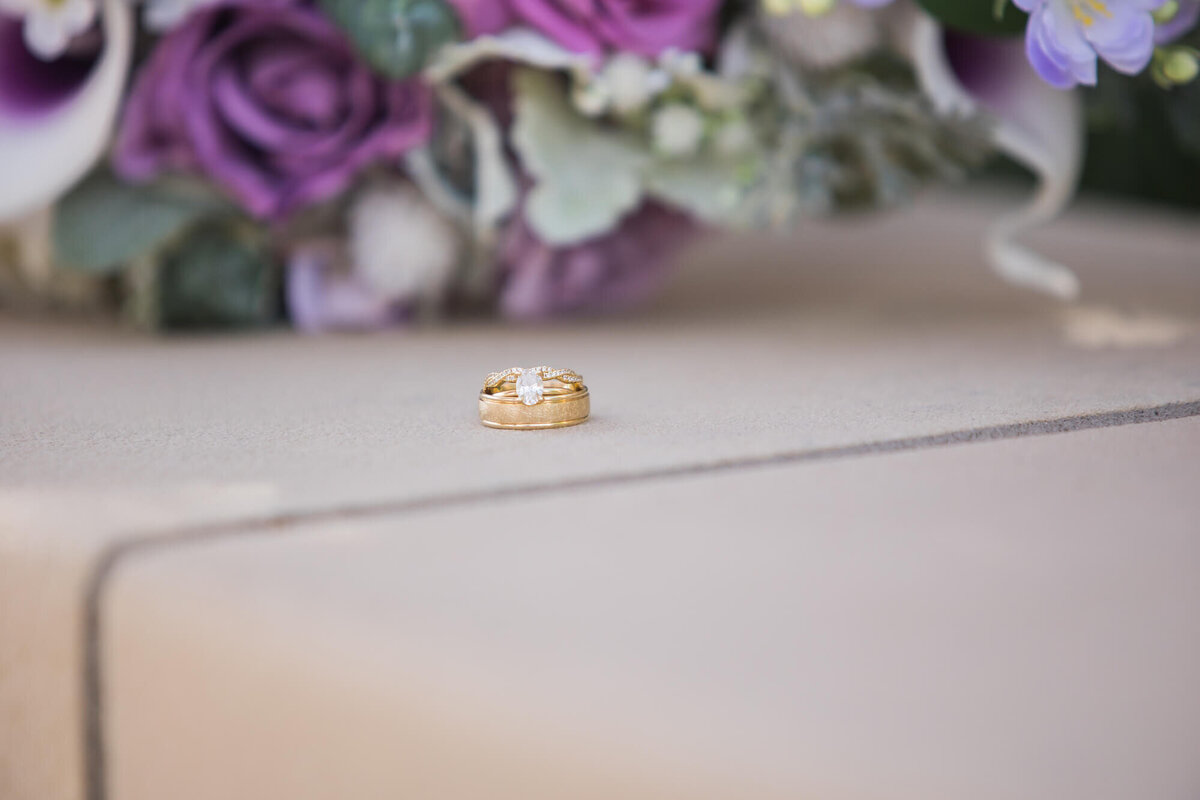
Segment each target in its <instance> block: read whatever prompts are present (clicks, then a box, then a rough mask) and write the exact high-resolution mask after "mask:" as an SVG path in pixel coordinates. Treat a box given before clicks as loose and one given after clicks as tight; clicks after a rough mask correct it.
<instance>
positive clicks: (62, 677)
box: [0, 197, 1200, 800]
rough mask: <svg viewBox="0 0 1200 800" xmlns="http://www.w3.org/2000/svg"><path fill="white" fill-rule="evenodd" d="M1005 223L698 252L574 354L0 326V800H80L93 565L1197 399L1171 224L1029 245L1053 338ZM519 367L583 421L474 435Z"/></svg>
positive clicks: (956, 218) (1193, 291)
mask: <svg viewBox="0 0 1200 800" xmlns="http://www.w3.org/2000/svg"><path fill="white" fill-rule="evenodd" d="M1006 207H1007V206H1006V205H1005V204H1004V203H1002V202H999V201H996V200H981V199H980V198H978V197H972V198H971V199H970V201H969V202H962V201H961V199H951V200H946V199H941V200H934V201H932V202H930V203H927V204H924V205H921V206H919V207H917V208H914V209H912V210H910V211H907V212H904V213H902V214H899V215H895V216H892V217H885V218H881V220H880V221H879V222H877V223H871V224H863V225H858V224H847V225H836V226H818V225H814V226H810V227H808V228H805V229H803V230H801V231H800V232H799V233H798V234H797V235H796V236H795V237H791V238H786V239H770V240H766V239H762V240H756V241H752V242H747V241H742V242H722V243H711V244H708V245H706V246H703V247H701V248H699V249H698V250H697V251H696V252H694V253H692V254H691V255H690V256H689V257H688V258H687V259H685V261H686V263H685V264H684V265H683V268H682V269H681V270H680V272H679V274H678V276H677V278H676V280H675V282H674V283H673V285H672V286H671V287H670V288H669V289H668V291H667V292H666V294H665V295H664V297H663V299H662V300H661V302H659V303H658V304H657V305H656V306H653V307H652V308H650V309H648V310H646V311H645V312H642V313H639V314H635V315H630V316H625V317H621V318H616V319H602V320H592V321H585V322H579V323H576V324H572V325H552V326H542V327H537V326H534V327H524V328H520V327H518V328H508V327H501V326H497V325H493V324H488V323H483V322H476V323H470V324H465V325H462V326H458V327H449V328H429V329H420V330H416V331H410V332H399V333H391V334H386V335H381V336H371V337H332V338H326V339H320V340H309V339H302V338H298V337H294V336H291V335H288V334H284V333H278V334H268V335H263V336H245V337H240V336H214V337H180V338H171V339H164V340H156V339H148V338H145V337H141V336H138V335H135V334H130V333H127V332H121V331H118V330H103V329H97V328H96V327H88V326H79V327H63V326H52V325H47V324H34V323H30V322H21V321H15V320H2V321H0V674H2V675H3V676H4V680H3V681H0V718H2V719H3V721H4V722H5V723H6V724H5V725H4V726H0V744H3V746H0V797H4V798H8V797H12V798H15V799H16V800H25V798H33V799H34V800H75V798H76V797H77V796H78V792H79V788H80V785H81V784H80V773H81V771H82V766H81V765H82V757H81V755H80V753H79V750H78V743H79V741H80V739H81V736H80V730H79V728H80V725H81V723H80V706H81V702H82V697H81V694H80V687H81V678H80V676H79V674H78V671H79V666H80V664H81V663H82V660H83V654H82V652H81V649H80V643H81V642H82V641H83V638H84V625H83V620H82V617H81V614H82V609H83V607H84V603H83V599H84V597H85V595H86V590H87V586H88V582H89V579H90V578H91V576H94V574H95V565H96V561H97V558H99V557H100V556H101V555H102V554H103V553H105V552H106V548H108V547H109V546H110V545H111V544H112V543H113V542H116V541H121V540H123V539H126V538H129V537H132V538H138V537H142V536H157V535H162V534H171V533H173V532H174V531H175V530H176V529H178V528H179V527H181V526H182V527H188V526H204V525H210V524H222V523H223V524H235V525H236V523H237V521H238V520H244V519H247V518H259V517H273V516H287V515H297V514H300V515H302V514H307V513H314V512H315V513H328V512H330V511H331V510H336V509H341V508H371V507H373V506H375V505H397V504H400V505H402V504H405V503H413V502H424V501H429V500H431V499H436V498H438V497H442V496H447V495H457V494H462V493H487V492H493V491H506V490H514V489H515V490H521V489H526V488H529V487H536V486H546V485H555V484H559V483H562V482H564V481H588V480H597V479H601V480H603V479H609V478H613V477H619V476H629V477H633V478H636V477H637V476H641V475H645V474H653V473H656V472H660V471H674V470H686V469H691V468H695V467H705V466H708V465H719V464H723V463H729V462H745V461H754V460H762V459H771V458H775V457H779V456H785V457H787V456H794V455H797V454H803V453H807V452H812V451H813V450H820V449H822V448H831V447H832V448H839V447H843V448H844V447H851V448H853V447H859V446H863V445H870V444H871V443H874V442H878V441H880V440H894V439H897V438H901V439H902V438H905V437H922V436H929V435H937V434H942V433H947V432H950V433H954V432H960V431H963V430H970V429H977V428H981V427H982V428H987V427H989V426H995V425H1005V424H1011V423H1019V422H1022V421H1027V420H1046V419H1057V418H1070V417H1072V416H1074V415H1078V414H1105V413H1110V412H1115V411H1120V410H1123V409H1129V408H1145V407H1153V406H1160V405H1163V404H1178V403H1188V402H1193V401H1197V400H1200V338H1198V337H1197V333H1196V331H1197V328H1198V320H1200V269H1198V264H1197V261H1198V259H1197V256H1196V253H1197V252H1200V228H1197V226H1196V225H1195V224H1194V219H1192V218H1179V217H1171V216H1167V215H1154V214H1146V213H1144V212H1134V211H1130V210H1129V209H1109V208H1103V207H1091V208H1083V209H1081V210H1080V211H1078V212H1076V213H1074V214H1073V215H1072V216H1070V217H1068V218H1067V219H1066V220H1064V221H1063V222H1062V223H1061V224H1059V225H1057V226H1055V227H1053V228H1051V229H1049V230H1047V231H1046V232H1044V233H1043V234H1041V235H1040V236H1039V239H1038V242H1037V243H1038V245H1039V246H1040V247H1042V248H1043V249H1044V250H1045V251H1046V252H1048V253H1050V254H1052V255H1054V256H1056V257H1058V258H1061V259H1063V260H1065V261H1067V262H1069V263H1071V264H1072V265H1074V266H1077V268H1078V269H1079V272H1080V274H1081V275H1082V277H1083V278H1084V281H1085V288H1086V291H1087V295H1086V297H1085V302H1086V307H1085V309H1084V311H1083V313H1082V314H1081V313H1080V312H1079V311H1070V310H1067V309H1064V308H1062V307H1060V306H1059V305H1057V304H1055V303H1053V302H1051V301H1048V300H1045V299H1043V298H1039V297H1036V296H1033V295H1030V294H1028V293H1025V292H1021V291H1018V290H1014V289H1011V288H1009V287H1006V286H1004V285H1003V284H1001V283H1000V282H998V281H997V280H996V279H994V278H993V277H992V276H991V275H990V274H989V273H988V272H987V271H986V269H985V267H984V266H983V263H982V260H981V258H980V255H979V236H980V233H981V231H982V230H983V228H984V226H985V225H986V223H987V222H988V220H989V219H991V218H992V217H993V216H994V215H995V214H996V213H998V212H999V211H1000V210H1002V209H1004V208H1006ZM1114 305H1115V306H1116V307H1118V308H1119V309H1122V310H1123V312H1124V311H1129V310H1132V311H1134V312H1137V314H1139V315H1140V316H1136V317H1132V318H1130V317H1125V316H1121V315H1120V314H1117V315H1114V314H1112V313H1111V310H1110V309H1111V307H1113V306H1114ZM1105 341H1109V342H1115V343H1122V344H1124V345H1131V344H1139V343H1140V344H1142V345H1153V346H1143V347H1137V348H1132V349H1131V348H1129V347H1124V348H1098V347H1096V345H1097V344H1098V343H1103V342H1105ZM543 362H551V363H562V364H564V365H567V366H571V367H575V368H578V369H580V370H582V371H583V372H584V374H585V375H586V376H587V378H588V381H589V383H590V385H591V388H592V392H593V402H594V413H595V418H594V420H593V421H592V422H590V423H589V424H587V425H585V426H582V427H579V428H576V429H572V430H563V431H555V432H550V433H548V434H546V435H536V434H535V435H532V436H526V435H522V434H511V433H508V432H503V431H490V430H485V429H483V428H482V427H479V426H478V425H477V424H476V422H475V420H474V416H473V415H474V413H475V411H474V402H475V396H476V391H477V388H478V382H479V381H480V379H481V378H482V375H483V373H485V372H487V371H489V370H492V369H496V368H501V367H506V366H509V365H512V364H522V363H524V364H533V363H543ZM742 381H749V382H750V383H751V384H752V385H753V386H754V387H756V389H755V390H754V391H745V390H744V389H743V388H742V385H741V382H742ZM514 437H516V438H514ZM13 731H19V734H14V733H13Z"/></svg>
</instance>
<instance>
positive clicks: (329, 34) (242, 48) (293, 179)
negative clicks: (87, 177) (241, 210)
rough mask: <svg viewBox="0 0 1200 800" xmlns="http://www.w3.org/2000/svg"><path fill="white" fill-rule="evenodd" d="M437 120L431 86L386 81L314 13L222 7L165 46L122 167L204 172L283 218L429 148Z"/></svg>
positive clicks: (135, 172) (126, 122) (145, 88)
mask: <svg viewBox="0 0 1200 800" xmlns="http://www.w3.org/2000/svg"><path fill="white" fill-rule="evenodd" d="M431 120H432V107H431V100H430V95H429V92H428V90H427V88H426V87H425V86H424V85H422V84H421V83H419V82H417V81H415V80H410V81H404V82H389V81H386V80H384V79H382V78H380V77H378V76H377V75H375V74H374V73H373V72H371V70H370V69H369V68H368V67H367V66H366V65H365V64H364V63H363V62H361V61H360V60H358V59H357V58H356V57H355V55H354V52H353V51H352V49H351V47H350V45H349V43H348V42H347V41H346V40H345V38H344V37H343V36H342V35H341V33H340V32H339V31H338V29H337V28H335V27H334V26H333V24H332V23H330V22H329V21H328V20H326V19H325V18H324V17H323V16H321V15H320V14H319V13H317V12H316V11H314V10H312V9H310V8H308V7H307V6H303V5H292V4H288V3H283V2H272V3H269V4H268V3H259V4H257V5H252V6H251V5H245V6H228V5H222V6H220V7H217V8H213V9H210V10H206V11H202V12H200V13H198V14H195V15H194V16H192V17H190V18H189V19H188V21H187V22H186V23H185V24H184V25H182V26H181V27H179V28H177V29H176V30H174V31H173V32H172V33H171V34H170V35H168V36H166V37H164V38H163V39H162V40H161V41H160V42H159V43H158V46H157V47H156V49H155V50H154V52H153V53H152V54H151V56H150V59H149V60H148V61H147V63H146V65H145V66H144V67H143V68H142V70H141V74H140V75H139V76H138V79H137V81H136V82H135V84H134V87H133V92H132V94H131V96H130V98H129V101H128V105H127V106H126V109H125V114H124V119H123V120H122V123H121V126H120V130H119V132H118V135H117V142H116V147H115V152H114V157H113V160H114V166H115V168H116V170H117V172H118V173H119V174H120V175H121V176H122V177H124V178H126V179H127V180H132V181H144V180H150V179H152V178H154V177H156V176H157V175H159V174H160V173H161V172H163V171H165V170H183V171H198V172H201V173H203V174H204V175H206V176H208V177H209V178H211V179H212V180H213V181H215V182H217V183H218V184H220V185H221V186H223V187H224V188H225V189H226V190H227V191H228V192H229V193H230V194H231V195H232V196H233V197H234V198H236V199H237V201H238V202H240V203H241V204H242V205H243V206H244V207H245V208H246V210H247V211H249V212H250V213H251V214H254V215H255V216H258V217H265V218H273V219H277V218H280V217H283V216H286V215H287V214H288V213H290V212H291V211H294V210H295V209H297V208H300V207H302V206H305V205H308V204H310V203H314V202H318V201H321V200H325V199H328V198H330V197H333V196H336V195H337V194H339V193H340V192H342V191H343V190H345V189H346V188H347V187H348V186H349V185H350V183H351V181H352V180H353V179H354V177H355V175H356V174H357V173H358V172H359V171H360V170H362V169H363V168H364V167H366V166H368V165H370V164H372V163H374V162H377V161H381V160H384V159H392V158H396V157H398V156H400V155H401V154H402V153H404V152H405V151H406V150H408V149H409V148H411V147H413V146H414V145H418V144H421V143H423V142H424V141H426V140H427V139H428V138H429V134H430V128H431Z"/></svg>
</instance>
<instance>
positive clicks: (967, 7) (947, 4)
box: [917, 0, 1028, 36]
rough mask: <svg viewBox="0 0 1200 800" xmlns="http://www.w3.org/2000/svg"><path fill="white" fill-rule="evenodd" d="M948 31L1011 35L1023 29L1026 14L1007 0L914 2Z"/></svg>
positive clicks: (933, 0)
mask: <svg viewBox="0 0 1200 800" xmlns="http://www.w3.org/2000/svg"><path fill="white" fill-rule="evenodd" d="M917 2H918V3H919V4H920V5H921V6H922V7H923V8H924V9H925V10H926V11H928V12H929V13H930V14H931V15H932V16H933V17H934V18H935V19H936V20H937V21H938V22H940V23H942V24H943V25H945V26H946V27H947V28H954V29H956V30H961V31H966V32H967V33H977V34H981V35H984V36H1012V35H1015V34H1018V33H1021V32H1022V31H1024V30H1025V22H1026V20H1027V19H1028V15H1026V13H1025V12H1024V11H1022V10H1021V9H1019V8H1017V7H1016V6H1014V5H1013V4H1012V3H1011V2H1008V0H1000V1H999V2H997V0H917Z"/></svg>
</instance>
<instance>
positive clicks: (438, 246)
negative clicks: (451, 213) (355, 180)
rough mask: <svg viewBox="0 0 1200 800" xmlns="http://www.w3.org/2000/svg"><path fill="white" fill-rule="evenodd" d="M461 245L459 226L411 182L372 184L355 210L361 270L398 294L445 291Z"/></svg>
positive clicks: (355, 250)
mask: <svg viewBox="0 0 1200 800" xmlns="http://www.w3.org/2000/svg"><path fill="white" fill-rule="evenodd" d="M460 246H461V242H460V240H459V237H458V234H457V233H456V232H455V230H454V228H453V226H452V225H451V224H450V223H449V222H448V221H447V220H446V219H445V218H444V217H443V216H442V215H441V214H440V213H438V211H437V209H435V208H434V207H433V205H432V204H431V203H430V202H429V201H428V200H426V199H425V196H424V195H422V194H421V192H420V191H418V190H417V189H415V188H413V187H412V186H409V185H407V184H400V185H396V186H389V187H386V188H380V189H371V190H368V191H367V193H366V194H364V195H363V196H362V197H361V198H359V199H358V201H357V202H356V203H355V204H354V206H353V208H351V210H350V253H351V257H352V258H353V260H354V269H355V271H356V272H357V273H358V274H359V275H360V276H362V278H363V279H364V280H365V281H367V282H368V283H370V284H371V286H372V287H374V288H375V289H376V291H378V292H380V293H381V294H384V295H387V296H388V297H391V298H394V299H397V300H410V299H415V298H419V297H437V296H438V295H440V294H441V293H442V290H443V289H444V288H445V286H446V284H447V283H448V282H449V279H450V278H451V276H452V275H453V272H454V268H455V266H456V264H457V263H458V258H459V248H460Z"/></svg>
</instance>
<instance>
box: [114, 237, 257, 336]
mask: <svg viewBox="0 0 1200 800" xmlns="http://www.w3.org/2000/svg"><path fill="white" fill-rule="evenodd" d="M140 292H142V293H144V296H141V297H136V298H132V300H133V304H134V307H137V306H140V307H141V308H142V309H143V314H142V315H141V316H142V319H143V322H147V323H149V324H151V325H153V326H154V327H157V328H160V329H164V330H179V329H195V328H245V327H257V326H261V325H266V324H269V323H271V322H273V321H275V320H276V319H278V317H279V276H278V270H277V269H276V265H275V263H274V262H273V260H272V259H271V257H270V254H269V249H268V247H267V245H266V242H265V240H264V238H263V236H262V233H261V231H259V230H258V229H257V228H256V227H255V226H253V225H251V224H250V223H247V222H243V221H230V220H224V221H213V222H206V223H204V224H201V225H199V226H197V227H196V228H194V229H192V230H191V231H190V232H189V233H188V235H187V236H186V237H184V238H183V239H182V240H181V241H179V242H178V243H176V244H174V245H172V246H171V247H169V248H168V249H167V250H166V251H164V252H163V253H162V254H161V255H160V257H159V258H157V259H155V260H153V263H152V268H151V273H150V279H148V280H147V279H145V276H144V277H143V283H142V284H141V286H140ZM146 309H149V310H150V313H148V314H147V313H145V310H146Z"/></svg>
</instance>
